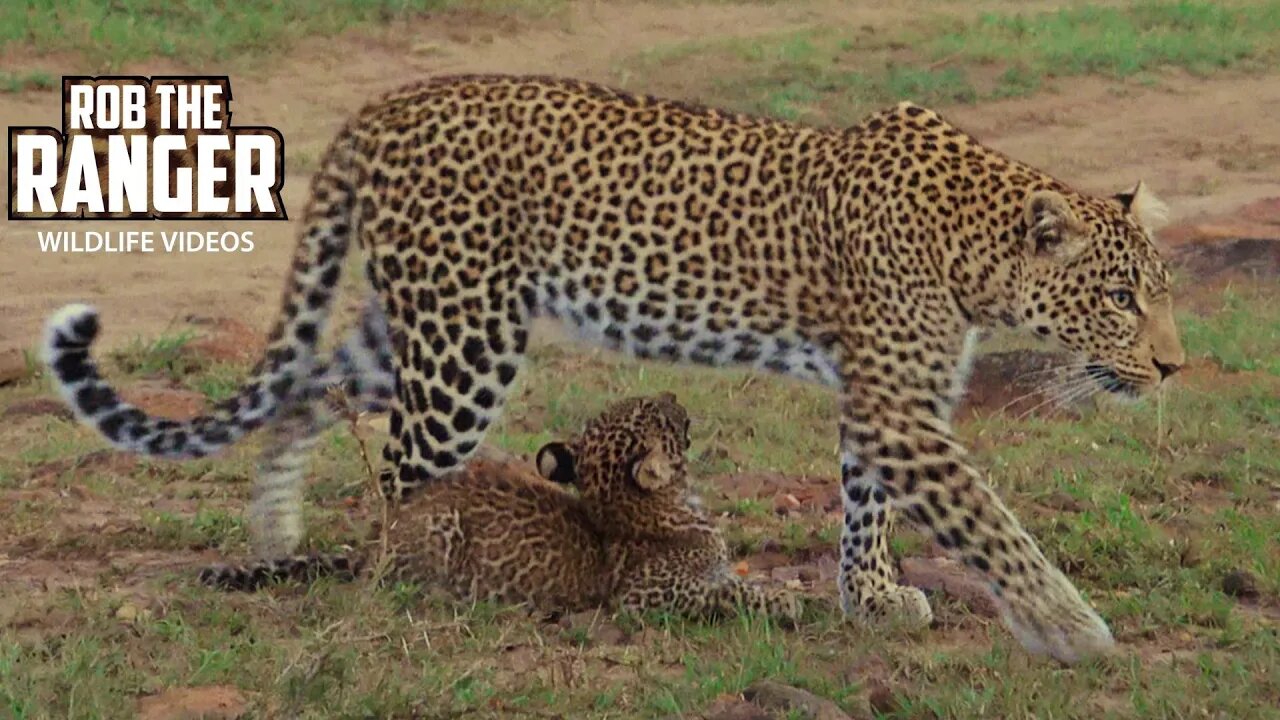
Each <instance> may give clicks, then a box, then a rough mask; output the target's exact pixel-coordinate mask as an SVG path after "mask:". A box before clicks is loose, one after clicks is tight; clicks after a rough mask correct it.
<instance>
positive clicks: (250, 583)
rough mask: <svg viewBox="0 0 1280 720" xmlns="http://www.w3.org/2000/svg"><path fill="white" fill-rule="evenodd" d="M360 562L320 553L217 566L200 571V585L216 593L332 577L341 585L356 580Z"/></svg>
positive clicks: (340, 555)
mask: <svg viewBox="0 0 1280 720" xmlns="http://www.w3.org/2000/svg"><path fill="white" fill-rule="evenodd" d="M359 572H360V562H359V561H357V560H355V559H354V558H353V557H352V556H351V555H348V554H343V553H338V554H331V553H321V554H316V555H298V556H295V557H290V558H284V559H282V560H267V561H264V562H259V563H254V564H251V565H216V566H213V567H207V568H204V569H203V570H201V571H200V582H201V583H203V584H205V585H207V586H209V587H211V588H216V589H218V590H229V591H240V592H253V591H254V590H258V589H260V588H262V587H264V586H266V585H272V584H275V583H280V582H286V581H294V582H302V583H310V582H314V581H315V580H316V579H317V578H321V577H335V578H337V579H338V580H342V581H343V582H350V581H352V580H355V579H356V575H358V574H359Z"/></svg>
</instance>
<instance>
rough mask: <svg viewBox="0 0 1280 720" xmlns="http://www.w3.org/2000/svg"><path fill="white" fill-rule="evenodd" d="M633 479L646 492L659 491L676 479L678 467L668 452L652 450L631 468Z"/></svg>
mask: <svg viewBox="0 0 1280 720" xmlns="http://www.w3.org/2000/svg"><path fill="white" fill-rule="evenodd" d="M631 479H632V480H635V483H636V485H639V486H640V487H641V488H642V489H644V490H649V491H653V490H659V489H661V488H664V487H666V486H668V485H670V484H671V483H672V481H674V480H675V479H676V466H675V463H673V462H672V461H671V458H670V457H668V456H667V453H666V451H664V450H661V449H654V450H650V451H649V452H647V453H645V454H644V455H643V456H641V457H640V458H639V459H638V460H636V461H635V463H634V464H633V465H632V466H631Z"/></svg>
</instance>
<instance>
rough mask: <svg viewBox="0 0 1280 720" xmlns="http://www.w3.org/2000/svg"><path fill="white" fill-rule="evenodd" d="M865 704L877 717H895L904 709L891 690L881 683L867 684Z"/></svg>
mask: <svg viewBox="0 0 1280 720" xmlns="http://www.w3.org/2000/svg"><path fill="white" fill-rule="evenodd" d="M867 688H868V692H867V703H868V704H869V705H871V709H872V710H874V711H875V712H876V714H877V715H893V716H896V715H898V713H900V712H902V710H903V709H904V708H903V707H902V703H900V702H898V696H897V695H896V694H894V692H893V689H892V688H890V687H889V686H888V685H887V684H885V683H883V682H872V683H868V684H867Z"/></svg>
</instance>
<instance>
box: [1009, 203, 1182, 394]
mask: <svg viewBox="0 0 1280 720" xmlns="http://www.w3.org/2000/svg"><path fill="white" fill-rule="evenodd" d="M1164 214H1165V208H1164V206H1163V205H1162V204H1161V203H1160V201H1159V200H1157V199H1156V198H1155V197H1154V196H1153V195H1152V194H1151V192H1150V191H1148V190H1147V189H1146V187H1145V186H1144V185H1143V184H1142V183H1138V185H1137V187H1135V188H1134V189H1133V190H1132V191H1130V192H1127V193H1122V194H1119V195H1116V196H1113V197H1110V198H1095V197H1086V196H1080V195H1074V194H1073V195H1071V196H1070V199H1068V196H1066V195H1063V194H1061V193H1058V192H1056V191H1053V190H1040V191H1037V192H1033V193H1031V194H1030V195H1029V196H1028V197H1027V198H1026V200H1025V205H1024V208H1023V216H1024V223H1023V224H1024V227H1025V231H1026V235H1025V237H1024V238H1023V248H1022V251H1023V257H1024V258H1025V260H1026V262H1025V263H1024V264H1023V268H1022V272H1021V273H1020V277H1019V280H1018V297H1017V306H1016V308H1015V311H1014V312H1015V315H1016V318H1017V324H1018V325H1020V326H1021V327H1024V328H1027V329H1029V330H1031V331H1032V332H1033V333H1035V334H1036V335H1038V336H1040V337H1043V338H1047V339H1052V340H1056V341H1057V342H1058V343H1060V344H1061V345H1062V346H1064V347H1065V348H1066V349H1068V350H1070V351H1072V352H1073V353H1074V354H1075V355H1076V358H1077V362H1076V364H1074V365H1073V366H1072V368H1071V369H1072V370H1075V371H1077V372H1075V373H1073V380H1068V381H1067V382H1068V383H1072V382H1073V381H1074V384H1068V385H1065V386H1064V387H1063V388H1061V391H1062V392H1064V393H1067V394H1069V395H1070V396H1077V395H1084V394H1087V392H1088V391H1090V390H1095V389H1097V388H1101V389H1102V390H1105V391H1107V392H1110V393H1113V394H1115V395H1118V396H1121V397H1126V398H1138V397H1142V396H1143V395H1146V394H1147V393H1149V392H1151V391H1153V390H1155V389H1156V388H1158V387H1160V385H1161V384H1162V383H1163V382H1164V381H1165V380H1166V379H1167V378H1168V377H1169V376H1170V375H1172V374H1173V373H1174V372H1176V371H1177V370H1178V368H1179V367H1181V366H1182V365H1183V364H1184V363H1185V362H1186V353H1185V352H1184V351H1183V348H1182V343H1181V342H1180V341H1179V339H1178V330H1177V327H1176V326H1175V325H1174V320H1173V298H1172V296H1171V295H1170V288H1169V285H1170V277H1169V270H1168V268H1167V267H1166V265H1165V263H1164V261H1163V260H1162V259H1161V258H1160V253H1159V251H1158V250H1157V248H1156V246H1155V244H1154V242H1153V241H1152V238H1151V233H1152V231H1153V230H1154V229H1156V228H1157V227H1158V224H1159V223H1160V222H1162V221H1163V218H1164Z"/></svg>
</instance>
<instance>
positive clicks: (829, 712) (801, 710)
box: [742, 680, 851, 720]
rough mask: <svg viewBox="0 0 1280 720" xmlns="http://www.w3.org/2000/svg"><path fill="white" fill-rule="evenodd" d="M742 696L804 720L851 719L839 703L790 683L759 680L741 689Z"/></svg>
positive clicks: (764, 706)
mask: <svg viewBox="0 0 1280 720" xmlns="http://www.w3.org/2000/svg"><path fill="white" fill-rule="evenodd" d="M742 696H743V697H744V698H746V699H748V700H750V701H751V702H753V703H755V704H756V705H759V706H760V707H762V708H764V709H766V710H772V711H774V712H777V713H785V714H786V716H787V717H800V718H805V719H806V720H851V719H850V718H849V716H848V715H847V714H845V712H844V711H843V710H841V709H840V706H839V705H836V704H835V703H834V702H832V701H830V700H828V699H826V698H824V697H819V696H817V695H814V694H813V693H811V692H809V691H808V690H802V689H800V688H798V687H794V686H791V685H783V684H782V683H776V682H773V681H772V680H761V681H760V682H757V683H755V684H754V685H752V686H751V687H749V688H747V689H746V690H744V691H742Z"/></svg>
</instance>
